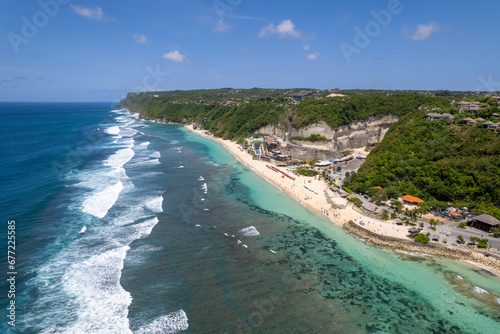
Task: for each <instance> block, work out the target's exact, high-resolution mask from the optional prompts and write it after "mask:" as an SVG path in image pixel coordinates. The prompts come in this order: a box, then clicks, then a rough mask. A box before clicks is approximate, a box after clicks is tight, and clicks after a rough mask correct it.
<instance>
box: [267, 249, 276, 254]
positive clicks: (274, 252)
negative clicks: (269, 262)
mask: <svg viewBox="0 0 500 334" xmlns="http://www.w3.org/2000/svg"><path fill="white" fill-rule="evenodd" d="M269 251H270V252H271V253H273V254H278V253H276V251H273V250H272V249H270V250H269Z"/></svg>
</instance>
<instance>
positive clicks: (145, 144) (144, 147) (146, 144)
mask: <svg viewBox="0 0 500 334" xmlns="http://www.w3.org/2000/svg"><path fill="white" fill-rule="evenodd" d="M149 144H151V143H150V142H148V141H145V142H144V143H140V144H138V145H136V146H135V147H137V148H140V149H147V148H148V146H149Z"/></svg>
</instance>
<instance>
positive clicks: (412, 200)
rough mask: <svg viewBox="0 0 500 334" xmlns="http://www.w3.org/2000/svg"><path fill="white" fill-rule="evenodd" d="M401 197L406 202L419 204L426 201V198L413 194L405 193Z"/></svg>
mask: <svg viewBox="0 0 500 334" xmlns="http://www.w3.org/2000/svg"><path fill="white" fill-rule="evenodd" d="M401 199H402V200H403V202H404V203H406V204H412V205H417V204H418V203H422V202H424V200H422V199H420V198H418V197H415V196H411V195H404V196H403V197H401Z"/></svg>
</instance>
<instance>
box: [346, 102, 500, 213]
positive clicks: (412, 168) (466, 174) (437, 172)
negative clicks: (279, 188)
mask: <svg viewBox="0 0 500 334" xmlns="http://www.w3.org/2000/svg"><path fill="white" fill-rule="evenodd" d="M425 114H426V111H424V110H419V111H416V112H413V113H408V114H407V115H404V116H403V117H402V118H401V119H400V120H399V121H398V122H397V123H395V124H394V125H393V126H392V127H391V128H390V129H389V131H388V132H387V134H386V135H385V137H384V139H383V140H382V142H381V143H380V144H379V145H378V146H377V147H376V148H375V149H374V150H373V151H372V152H371V153H370V155H369V156H368V158H367V159H366V161H365V163H364V164H363V165H362V166H361V168H360V169H359V170H358V172H357V173H352V174H351V175H350V177H349V178H347V179H346V183H345V184H346V185H347V186H349V187H350V188H351V189H353V190H354V191H356V192H361V193H368V194H370V195H372V196H375V197H376V198H378V199H381V200H385V199H387V198H397V197H398V196H400V195H406V194H409V195H413V196H417V197H419V198H422V199H423V200H425V201H427V203H423V204H422V205H423V206H426V205H428V206H438V205H441V206H442V205H444V206H446V203H439V201H442V202H448V201H449V202H454V203H456V204H457V205H459V206H467V207H469V208H471V209H474V210H475V211H483V212H488V213H490V214H493V215H495V216H496V217H499V218H500V209H498V208H497V207H496V206H495V205H498V203H500V136H499V135H498V134H496V133H494V132H493V131H491V130H489V129H482V128H479V127H477V126H466V125H456V124H450V123H447V122H445V121H426V120H425ZM374 186H380V187H382V188H383V189H382V190H377V189H374V188H373V187H374Z"/></svg>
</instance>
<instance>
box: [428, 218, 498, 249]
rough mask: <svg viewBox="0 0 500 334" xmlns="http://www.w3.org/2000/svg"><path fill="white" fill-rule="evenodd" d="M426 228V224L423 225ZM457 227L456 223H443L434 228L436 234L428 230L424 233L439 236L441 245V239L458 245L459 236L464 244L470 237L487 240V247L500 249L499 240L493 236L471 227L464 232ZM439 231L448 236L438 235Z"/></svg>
mask: <svg viewBox="0 0 500 334" xmlns="http://www.w3.org/2000/svg"><path fill="white" fill-rule="evenodd" d="M425 225H426V227H427V225H428V224H425ZM458 225H459V223H458V222H449V223H445V224H443V225H438V226H437V227H436V228H437V232H436V231H432V230H429V229H428V228H426V229H425V230H426V233H427V231H428V232H431V235H439V236H440V238H439V239H440V241H439V242H440V243H442V240H443V238H444V239H447V240H448V243H452V244H454V245H456V244H458V243H457V240H458V236H459V235H461V236H462V237H463V238H464V239H465V241H466V242H470V237H476V238H480V239H488V240H489V242H488V245H489V246H491V247H492V248H494V249H497V250H498V249H500V238H494V237H493V236H489V235H488V234H487V233H485V232H483V231H480V230H477V229H474V228H471V227H467V228H466V229H465V230H464V229H461V228H457V226H458ZM439 231H444V232H449V234H450V235H449V236H445V235H443V234H441V233H439Z"/></svg>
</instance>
